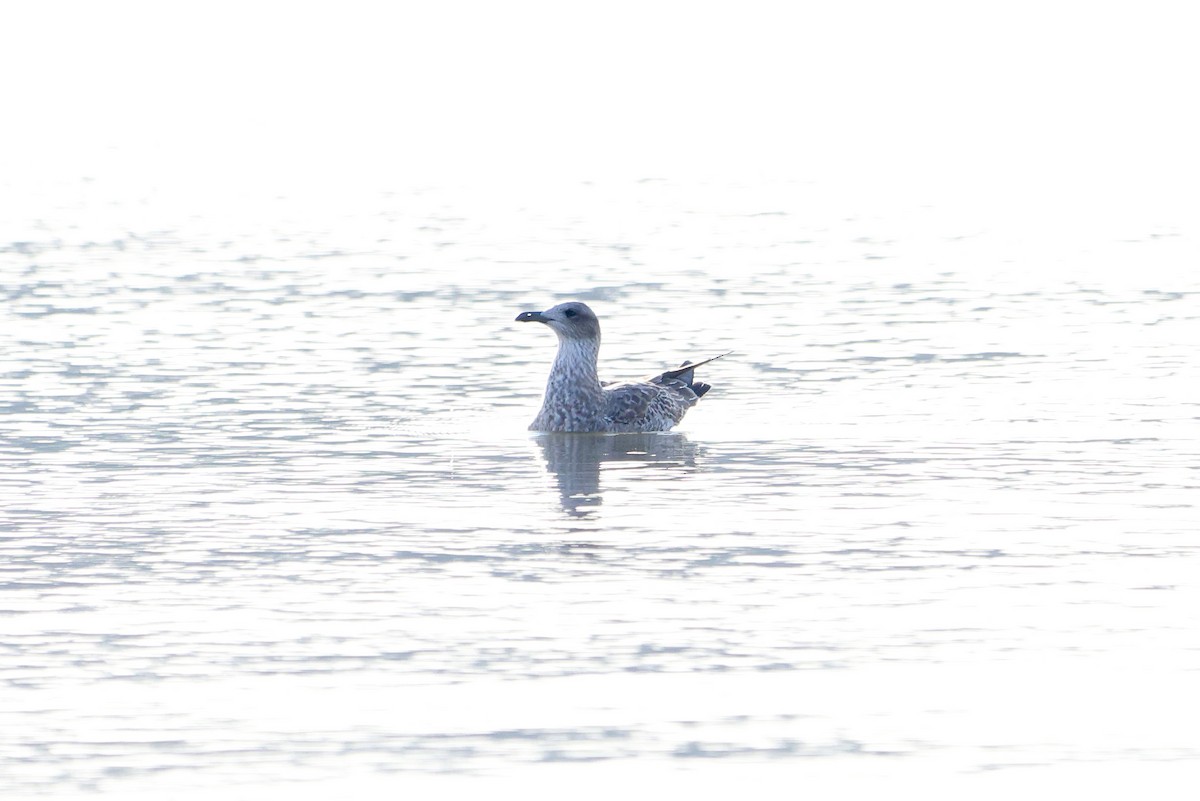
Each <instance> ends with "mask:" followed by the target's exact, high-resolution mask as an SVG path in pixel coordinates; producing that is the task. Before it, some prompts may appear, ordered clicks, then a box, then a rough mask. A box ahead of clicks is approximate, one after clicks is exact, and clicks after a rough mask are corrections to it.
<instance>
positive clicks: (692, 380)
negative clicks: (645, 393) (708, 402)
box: [650, 351, 733, 398]
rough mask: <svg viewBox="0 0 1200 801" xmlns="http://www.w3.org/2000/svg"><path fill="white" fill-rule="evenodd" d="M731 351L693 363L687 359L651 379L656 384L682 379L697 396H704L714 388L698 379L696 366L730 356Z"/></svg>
mask: <svg viewBox="0 0 1200 801" xmlns="http://www.w3.org/2000/svg"><path fill="white" fill-rule="evenodd" d="M730 353H733V351H728V352H726V353H722V354H720V355H718V356H713V357H711V358H708V359H705V360H704V361H702V362H694V363H693V362H690V361H685V362H684V363H683V364H681V365H679V366H678V367H676V368H675V369H674V370H667V371H666V372H665V373H663V374H662V375H657V376H655V377H654V378H652V379H650V380H651V381H652V382H654V383H655V384H661V383H662V382H664V381H672V380H674V381H682V382H683V383H685V384H687V386H688V389H690V390H691V391H692V392H694V393H696V397H697V398H699V397H702V396H703V395H704V393H705V392H708V391H709V390H710V389H712V385H711V384H705V383H704V382H703V381H697V380H696V368H697V367H703V366H704V365H706V364H708V363H709V362H715V361H716V360H717V359H720V358H721V357H723V356H728V355H729V354H730Z"/></svg>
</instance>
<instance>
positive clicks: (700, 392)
mask: <svg viewBox="0 0 1200 801" xmlns="http://www.w3.org/2000/svg"><path fill="white" fill-rule="evenodd" d="M691 387H692V392H695V393H696V397H697V398H702V397H704V393H705V392H708V391H709V390H710V389H712V384H705V383H704V382H703V381H693V382H692V384H691Z"/></svg>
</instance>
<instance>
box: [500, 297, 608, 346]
mask: <svg viewBox="0 0 1200 801" xmlns="http://www.w3.org/2000/svg"><path fill="white" fill-rule="evenodd" d="M517 322H518V323H545V324H546V325H548V326H550V328H551V329H552V330H553V331H554V333H556V334H558V337H559V339H599V338H600V321H599V320H597V319H596V313H595V312H593V311H592V310H591V309H589V308H588V307H587V304H586V303H580V302H578V301H571V302H570V303H560V304H558V305H557V306H554V307H553V308H549V309H546V310H545V311H527V312H521V313H520V314H518V315H517Z"/></svg>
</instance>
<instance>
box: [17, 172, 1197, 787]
mask: <svg viewBox="0 0 1200 801" xmlns="http://www.w3.org/2000/svg"><path fill="white" fill-rule="evenodd" d="M25 199H26V201H28V202H26V203H10V204H9V205H8V206H6V209H7V212H6V213H7V221H8V223H7V225H8V227H7V228H6V230H5V232H4V233H3V239H2V240H0V292H2V293H3V298H4V301H3V307H2V312H0V314H2V322H0V412H2V414H0V438H2V447H3V450H2V451H0V493H2V495H3V505H2V507H3V508H2V514H3V518H2V520H3V523H2V524H0V525H2V529H0V531H2V534H0V764H2V765H3V771H2V772H0V791H2V794H3V795H4V797H6V798H10V797H11V798H24V797H41V796H54V797H59V796H61V797H77V796H81V797H86V796H87V795H88V794H91V793H101V794H111V795H113V796H116V797H142V796H145V797H156V798H163V797H185V796H186V797H191V794H195V795H197V796H199V795H201V794H205V795H207V794H210V793H211V792H213V791H215V790H216V789H217V788H220V789H219V792H221V793H222V794H223V795H224V796H226V797H230V798H262V797H270V796H274V795H279V794H286V795H289V796H293V797H296V796H305V795H306V794H309V793H311V794H312V795H313V796H314V797H316V796H317V795H318V794H320V795H323V796H324V795H327V794H328V793H331V792H336V793H344V792H358V793H365V794H367V795H368V797H369V796H370V795H371V794H373V793H381V792H393V791H402V790H407V789H411V788H414V787H416V788H421V789H426V790H428V791H429V792H432V793H436V792H440V788H444V787H458V786H460V784H462V783H465V784H466V786H467V787H469V788H472V790H471V791H478V790H480V789H483V788H485V787H487V788H495V787H505V786H508V787H511V788H516V787H523V788H529V787H535V786H536V787H542V788H543V789H546V788H553V787H573V788H577V787H578V786H579V785H580V784H583V785H586V786H589V787H612V786H619V785H622V784H626V783H627V784H633V785H635V786H638V787H641V788H643V789H645V788H646V787H648V786H651V785H653V784H654V783H655V782H660V783H670V785H671V786H673V787H676V789H678V788H680V787H685V788H686V787H689V786H693V785H689V784H688V783H689V782H691V783H693V784H694V785H695V787H700V788H708V789H712V788H713V787H720V786H723V785H722V783H725V784H727V785H729V786H731V787H732V788H734V789H736V787H737V786H740V783H741V782H743V781H744V780H747V779H749V780H764V779H763V777H766V778H769V779H770V780H771V781H777V780H778V781H787V782H800V783H808V784H810V785H813V784H814V783H815V784H820V783H822V782H829V783H837V784H854V783H856V782H858V783H861V782H868V783H869V782H871V781H875V780H877V781H878V782H879V786H880V787H884V788H886V787H887V783H888V782H891V781H893V780H896V779H902V780H905V781H908V782H915V783H917V784H920V785H926V786H928V785H931V784H933V783H939V782H946V781H952V780H953V781H957V782H961V783H963V786H964V787H966V788H969V791H976V790H978V789H979V787H981V786H985V785H986V786H989V787H994V786H996V785H995V782H1001V783H1003V782H1006V781H1007V782H1014V783H1016V784H1017V785H1022V784H1023V783H1024V784H1025V785H1026V786H1031V785H1040V784H1042V783H1043V782H1045V781H1074V780H1076V779H1077V778H1078V777H1079V776H1086V777H1089V778H1090V779H1095V778H1096V777H1097V776H1101V777H1107V776H1112V777H1115V778H1117V779H1120V778H1129V777H1134V778H1133V779H1130V780H1131V781H1133V780H1140V779H1141V778H1142V777H1145V776H1155V777H1158V776H1172V777H1176V778H1177V779H1186V778H1190V779H1193V780H1194V779H1195V778H1196V767H1195V766H1196V765H1197V764H1200V762H1198V760H1200V741H1197V739H1196V737H1195V734H1194V726H1193V725H1191V723H1190V721H1191V720H1194V719H1195V715H1196V713H1197V712H1200V709H1197V702H1196V694H1195V692H1194V688H1195V682H1196V678H1197V675H1198V674H1197V670H1198V669H1200V633H1198V632H1200V628H1198V627H1197V623H1198V622H1200V621H1198V620H1197V612H1196V610H1197V609H1200V580H1198V579H1197V576H1198V575H1200V542H1198V540H1197V537H1196V521H1197V510H1196V497H1197V495H1196V493H1197V487H1198V475H1197V468H1196V465H1197V462H1196V453H1197V447H1198V445H1200V434H1198V433H1197V432H1200V426H1198V425H1197V423H1198V418H1200V402H1198V401H1197V396H1196V392H1195V377H1194V369H1193V367H1194V364H1195V354H1196V352H1197V348H1198V347H1200V278H1198V277H1197V273H1196V270H1195V265H1196V261H1195V256H1196V252H1197V238H1196V237H1197V230H1196V229H1195V228H1194V227H1193V228H1186V227H1180V226H1179V225H1178V224H1177V223H1176V222H1174V221H1173V220H1172V219H1171V218H1169V217H1161V218H1155V217H1154V216H1153V214H1151V213H1147V215H1146V217H1145V218H1125V219H1124V220H1123V222H1122V223H1121V224H1119V225H1112V224H1110V223H1111V221H1106V220H1102V219H1095V220H1093V219H1090V218H1088V217H1087V216H1086V215H1082V214H1081V215H1079V216H1075V217H1071V218H1064V219H1062V220H1060V221H1059V224H1056V223H1055V221H1053V220H1048V219H1047V218H1044V217H1041V216H1038V215H1036V214H1032V213H1031V214H1029V215H1023V214H1014V213H1011V209H1009V210H1008V213H1005V210H1004V209H996V208H989V207H987V206H984V205H976V206H963V205H962V204H961V203H960V202H959V199H956V198H951V197H943V198H940V202H939V199H936V198H935V199H934V200H933V201H929V202H926V201H925V200H922V201H920V202H917V201H915V200H913V201H911V202H910V201H906V200H903V199H900V200H897V199H886V198H869V197H856V196H853V193H839V192H838V191H837V190H836V188H835V187H830V186H826V185H818V184H815V183H805V182H788V181H776V182H755V181H747V182H725V183H720V182H711V183H705V182H693V183H686V182H685V183H677V182H671V181H643V182H624V181H618V180H613V181H611V182H607V183H606V182H597V183H591V184H588V183H583V182H574V181H565V180H564V181H562V182H559V183H555V182H553V181H548V182H545V183H544V184H539V185H530V186H523V187H519V188H512V191H500V190H499V189H498V188H497V187H495V186H488V187H481V186H471V185H469V184H461V185H446V186H436V185H426V186H422V187H415V186H404V185H389V186H386V187H382V186H376V187H368V188H364V187H359V190H358V191H356V192H354V193H349V194H347V195H346V196H343V197H326V196H321V197H315V196H313V195H308V194H305V193H303V192H293V193H291V194H287V193H284V194H283V196H279V194H273V193H272V192H270V191H267V190H254V191H248V192H247V193H243V194H241V195H238V196H236V197H235V196H225V195H222V194H221V193H220V192H217V193H215V194H208V195H205V194H197V195H194V196H193V195H189V194H188V192H185V191H173V190H172V191H167V190H160V191H158V192H153V191H149V190H146V189H145V187H144V186H142V185H140V184H138V185H130V186H124V185H121V184H120V183H119V182H117V183H113V182H112V181H111V180H110V181H109V182H107V183H106V182H105V180H95V181H91V182H83V181H77V182H70V181H67V182H64V183H61V184H58V185H55V186H54V187H51V188H48V189H47V190H46V191H45V193H44V194H42V195H35V196H32V197H29V196H26V198H25ZM566 299H580V300H585V301H587V302H588V303H589V304H591V305H592V306H593V307H594V308H595V309H596V311H597V312H598V314H599V315H600V316H601V320H602V323H603V325H604V330H605V345H604V348H603V351H602V354H601V359H602V372H604V373H605V376H606V377H608V378H621V377H633V376H638V375H642V374H646V373H649V372H651V371H654V370H658V369H661V368H662V367H663V366H665V365H672V364H675V363H678V362H679V361H681V360H682V359H683V358H693V359H695V358H700V357H705V356H708V355H712V354H716V353H721V352H724V351H733V355H731V356H730V357H728V358H726V359H723V360H721V361H718V362H716V363H714V364H712V365H709V366H708V367H706V368H705V373H704V376H703V378H704V380H706V381H708V382H710V383H712V384H713V385H714V387H715V388H714V389H713V391H712V392H711V393H710V394H709V395H708V396H706V397H705V398H704V399H703V401H702V402H701V404H700V405H699V406H698V407H697V408H696V409H694V410H693V411H692V412H691V413H689V415H688V417H687V419H686V420H685V422H684V425H683V426H681V427H680V429H679V430H678V431H677V432H673V433H670V434H666V435H647V436H640V435H633V436H618V437H597V436H554V437H547V436H537V435H532V434H529V433H528V432H526V431H525V426H526V425H527V424H528V422H529V420H531V419H532V417H533V415H534V413H535V412H536V410H537V406H538V403H539V393H540V389H541V384H542V382H543V380H544V377H545V373H546V370H547V369H548V366H549V362H550V359H551V357H552V354H553V337H551V336H550V335H549V333H548V332H546V331H544V330H541V329H537V330H532V329H531V327H529V326H520V325H517V324H514V323H513V317H514V316H515V315H516V313H517V312H519V311H522V310H524V309H530V308H545V307H546V306H549V305H551V304H553V303H556V302H560V301H563V300H566ZM749 777H752V778H749ZM474 781H477V782H479V783H478V784H473V783H472V782H474ZM547 792H549V790H547Z"/></svg>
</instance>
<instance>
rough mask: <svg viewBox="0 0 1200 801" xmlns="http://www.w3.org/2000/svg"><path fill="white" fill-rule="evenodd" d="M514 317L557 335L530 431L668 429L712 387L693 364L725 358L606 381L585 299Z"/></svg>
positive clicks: (597, 337)
mask: <svg viewBox="0 0 1200 801" xmlns="http://www.w3.org/2000/svg"><path fill="white" fill-rule="evenodd" d="M516 321H517V322H520V323H544V324H545V325H547V326H549V327H550V330H552V331H553V332H554V333H555V334H557V335H558V355H556V356H555V357H554V366H553V367H551V368H550V378H549V379H547V381H546V397H545V400H543V401H542V410H541V411H540V412H538V416H537V417H535V418H534V420H533V423H532V424H531V425H530V426H529V430H530V431H575V432H586V431H594V432H606V433H616V432H628V431H669V430H670V429H671V427H672V426H674V425H675V424H676V423H678V422H679V421H680V420H682V419H683V416H684V415H685V414H686V413H687V410H688V409H690V408H692V407H693V406H695V405H696V401H698V400H699V399H700V397H701V396H702V395H704V393H706V392H708V391H709V390H710V389H712V387H711V386H709V385H708V384H704V383H701V382H699V381H696V380H695V376H694V371H695V369H696V368H697V367H699V366H701V365H703V364H708V363H709V362H711V361H714V360H716V359H719V358H721V356H714V357H713V358H711V359H705V360H704V361H702V362H698V363H696V364H693V363H691V362H684V363H683V364H681V365H680V366H679V367H676V368H675V369H674V370H667V371H666V372H664V373H661V374H659V375H656V376H650V377H648V378H643V379H641V380H640V381H627V382H621V383H610V382H602V381H600V378H599V376H598V375H597V373H596V361H597V358H598V357H599V355H600V321H599V320H598V319H596V313H595V312H593V311H592V310H591V309H590V308H588V306H587V304H585V303H579V302H578V301H572V302H570V303H560V304H559V305H557V306H555V307H553V308H550V309H546V311H527V312H521V313H520V314H518V315H517V320H516ZM723 355H726V354H722V356H723Z"/></svg>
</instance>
